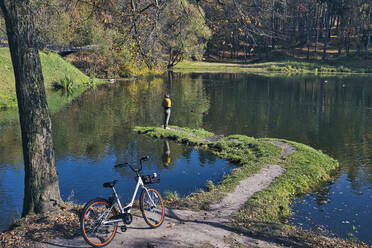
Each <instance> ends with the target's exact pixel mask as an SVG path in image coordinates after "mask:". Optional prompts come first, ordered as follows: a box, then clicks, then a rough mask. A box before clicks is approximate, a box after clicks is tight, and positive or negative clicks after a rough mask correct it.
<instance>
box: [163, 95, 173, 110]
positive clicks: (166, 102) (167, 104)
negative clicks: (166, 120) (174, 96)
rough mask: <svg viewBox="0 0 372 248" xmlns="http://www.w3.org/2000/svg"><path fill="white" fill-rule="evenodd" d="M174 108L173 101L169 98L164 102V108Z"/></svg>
mask: <svg viewBox="0 0 372 248" xmlns="http://www.w3.org/2000/svg"><path fill="white" fill-rule="evenodd" d="M171 106H172V102H171V99H170V98H168V97H165V98H164V100H163V107H164V108H170V107H171Z"/></svg>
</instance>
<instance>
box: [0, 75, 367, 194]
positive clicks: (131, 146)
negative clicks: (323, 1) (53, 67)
mask: <svg viewBox="0 0 372 248" xmlns="http://www.w3.org/2000/svg"><path fill="white" fill-rule="evenodd" d="M164 92H170V95H171V98H172V101H173V111H172V115H171V120H170V124H176V125H180V126H188V127H193V128H199V127H204V128H206V129H207V130H211V131H214V132H216V133H218V134H225V135H227V134H233V133H241V134H247V135H250V136H256V137H278V138H287V139H291V140H297V141H299V142H304V143H306V144H309V145H312V146H315V147H316V148H318V149H322V150H325V151H326V152H327V153H328V154H330V155H333V156H334V157H336V158H337V159H339V160H340V161H341V166H342V168H343V169H344V170H345V171H346V172H347V173H348V175H349V177H350V180H351V181H352V182H353V187H355V188H356V189H357V188H359V187H360V186H361V185H363V184H365V183H367V182H368V183H371V182H372V127H371V126H370V125H369V123H370V122H371V120H372V106H371V105H372V86H371V85H368V84H367V83H366V78H360V77H343V78H337V77H329V78H319V77H303V76H299V77H296V76H295V77H289V78H279V77H278V78H266V77H261V76H254V75H248V74H186V75H185V74H177V73H173V74H170V75H168V76H166V77H164V78H159V77H157V78H148V79H143V80H137V81H126V82H121V83H116V84H110V85H103V86H101V87H98V88H97V89H96V90H93V91H88V92H86V93H84V94H83V95H82V96H81V97H79V98H77V99H76V100H75V101H74V102H73V103H72V104H71V105H69V106H68V107H66V108H64V109H63V110H61V111H59V112H58V113H56V114H54V117H53V130H54V134H55V143H56V144H55V147H56V153H57V157H58V159H63V158H64V157H67V156H74V157H82V156H87V157H89V158H91V159H93V160H99V159H101V158H103V157H105V156H106V155H107V154H108V153H110V152H114V153H115V154H117V155H116V156H117V160H123V161H124V160H125V159H133V158H134V157H136V156H141V155H142V154H135V153H136V152H137V151H136V149H138V147H141V148H142V147H144V148H146V149H150V150H151V149H152V150H154V152H153V153H154V155H153V156H154V157H156V159H157V161H158V162H159V163H158V164H159V166H162V165H161V164H162V160H161V154H163V148H164V144H163V143H159V145H158V148H157V149H158V150H156V149H154V148H151V147H153V146H154V144H153V142H154V141H152V140H151V141H150V140H146V139H138V138H137V136H136V134H134V133H133V132H132V131H131V129H132V127H133V126H135V125H158V126H160V125H161V123H162V107H161V101H162V98H163V94H164ZM0 132H1V135H0V161H1V163H2V164H13V163H15V164H21V163H20V162H21V161H22V153H21V144H20V133H19V128H18V127H17V126H16V125H14V123H12V124H10V123H9V124H7V123H5V124H4V123H2V124H1V126H0ZM173 146H174V145H172V144H171V145H170V149H171V160H172V162H171V164H170V165H169V168H170V169H171V167H172V163H174V161H175V160H176V158H177V157H178V156H183V157H186V158H187V157H190V150H183V149H182V148H177V147H175V148H173ZM123 154H124V155H125V154H126V155H125V156H126V157H121V156H124V155H123ZM203 156H204V155H202V154H201V160H204V159H205V158H203ZM358 161H363V163H362V164H363V170H360V166H359V162H358ZM362 177H363V180H359V179H361V178H362Z"/></svg>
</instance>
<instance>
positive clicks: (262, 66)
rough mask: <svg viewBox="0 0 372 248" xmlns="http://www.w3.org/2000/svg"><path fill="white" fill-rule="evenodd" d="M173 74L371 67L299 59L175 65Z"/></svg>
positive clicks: (314, 71)
mask: <svg viewBox="0 0 372 248" xmlns="http://www.w3.org/2000/svg"><path fill="white" fill-rule="evenodd" d="M173 70H174V71H175V72H183V73H187V72H211V73H212V72H216V73H217V72H230V73H243V72H246V73H260V74H265V75H268V74H274V76H275V75H277V74H278V73H285V74H325V75H332V74H337V75H339V74H350V73H359V74H369V73H372V66H370V65H369V64H368V63H367V62H363V61H360V60H357V61H354V60H351V61H349V60H346V59H339V60H330V61H315V60H313V61H303V60H299V59H289V58H287V59H282V60H277V61H265V62H259V63H246V64H244V63H216V62H190V61H184V62H181V63H179V64H177V65H176V66H175V67H174V68H173Z"/></svg>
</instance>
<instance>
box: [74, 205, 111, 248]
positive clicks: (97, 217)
mask: <svg viewBox="0 0 372 248" xmlns="http://www.w3.org/2000/svg"><path fill="white" fill-rule="evenodd" d="M110 207H111V206H110V204H109V203H108V201H107V200H106V199H103V198H96V199H93V200H91V201H89V202H88V203H87V204H86V205H85V207H84V209H83V211H82V213H81V216H80V229H81V233H82V234H83V238H84V239H85V241H86V242H87V243H88V244H90V245H91V246H93V247H104V246H106V245H108V244H109V243H110V242H111V241H112V240H113V238H114V237H115V234H116V231H117V226H118V222H115V223H111V224H106V225H104V224H103V223H102V222H103V221H104V220H105V221H107V220H109V219H110V218H113V217H114V216H116V215H117V212H116V209H115V208H112V209H111V210H110Z"/></svg>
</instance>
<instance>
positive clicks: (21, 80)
mask: <svg viewBox="0 0 372 248" xmlns="http://www.w3.org/2000/svg"><path fill="white" fill-rule="evenodd" d="M0 8H1V10H2V12H3V15H4V19H5V23H6V30H7V35H8V40H9V47H10V53H11V57H12V63H13V68H14V75H15V84H16V92H17V100H18V111H19V119H20V123H21V131H22V147H23V158H24V166H25V194H24V203H23V213H22V215H23V216H26V215H28V214H32V213H43V212H47V211H49V210H51V209H53V208H56V207H57V206H58V205H59V203H61V202H62V199H61V196H60V191H59V185H58V176H57V169H56V163H55V153H54V145H53V138H52V126H51V120H50V115H49V110H48V105H47V101H46V96H45V89H44V79H43V76H42V72H41V63H40V57H39V52H38V44H37V39H36V35H35V26H34V21H35V19H34V18H36V17H35V16H34V15H33V10H34V9H35V8H37V7H36V6H32V3H31V1H30V0H0Z"/></svg>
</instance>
